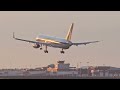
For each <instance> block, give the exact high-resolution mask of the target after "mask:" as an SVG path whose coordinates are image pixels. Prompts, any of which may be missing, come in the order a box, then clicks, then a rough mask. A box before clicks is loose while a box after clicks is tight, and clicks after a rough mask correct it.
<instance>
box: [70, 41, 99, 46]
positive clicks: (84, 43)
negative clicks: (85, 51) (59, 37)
mask: <svg viewBox="0 0 120 90" xmlns="http://www.w3.org/2000/svg"><path fill="white" fill-rule="evenodd" d="M96 42H100V41H91V42H83V43H72V45H76V46H78V45H86V44H90V43H96Z"/></svg>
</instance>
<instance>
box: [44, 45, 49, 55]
mask: <svg viewBox="0 0 120 90" xmlns="http://www.w3.org/2000/svg"><path fill="white" fill-rule="evenodd" d="M44 52H45V53H48V50H47V45H46V46H45V50H44Z"/></svg>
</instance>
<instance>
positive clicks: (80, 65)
mask: <svg viewBox="0 0 120 90" xmlns="http://www.w3.org/2000/svg"><path fill="white" fill-rule="evenodd" d="M81 63H82V62H80V76H82V73H81V70H82V69H81Z"/></svg>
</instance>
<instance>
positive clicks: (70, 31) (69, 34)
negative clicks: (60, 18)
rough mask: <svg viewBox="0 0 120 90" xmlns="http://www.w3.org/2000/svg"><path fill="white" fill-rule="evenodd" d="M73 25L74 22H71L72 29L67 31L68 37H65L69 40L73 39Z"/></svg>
mask: <svg viewBox="0 0 120 90" xmlns="http://www.w3.org/2000/svg"><path fill="white" fill-rule="evenodd" d="M73 25H74V23H72V24H71V26H70V29H69V31H68V33H67V36H66V38H65V39H66V40H68V41H70V40H71V36H72V30H73Z"/></svg>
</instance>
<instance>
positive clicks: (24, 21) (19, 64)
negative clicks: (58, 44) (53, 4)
mask: <svg viewBox="0 0 120 90" xmlns="http://www.w3.org/2000/svg"><path fill="white" fill-rule="evenodd" d="M71 23H74V28H73V34H72V40H71V41H72V42H84V41H94V40H99V41H101V42H99V43H94V44H88V45H86V46H85V45H81V46H78V47H77V46H72V47H70V49H67V50H65V54H61V53H60V51H61V49H56V48H52V47H48V51H49V53H48V54H47V53H44V49H45V48H44V47H43V50H42V51H41V50H39V49H35V48H33V47H32V44H29V43H26V42H21V41H16V40H14V39H13V38H12V33H13V32H15V35H16V37H18V38H23V39H27V40H35V38H36V36H37V35H39V34H46V35H51V36H57V37H61V38H65V36H66V34H67V32H68V29H69V27H70V25H71ZM0 43H1V44H0V68H35V67H43V66H47V65H48V64H56V63H57V61H58V60H64V61H65V62H66V63H70V64H71V66H77V64H78V65H79V66H86V65H93V66H97V65H106V66H115V67H120V12H119V11H0ZM80 62H81V64H80ZM87 62H89V64H88V63H87Z"/></svg>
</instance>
